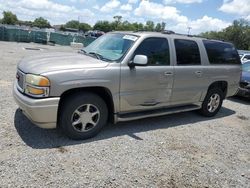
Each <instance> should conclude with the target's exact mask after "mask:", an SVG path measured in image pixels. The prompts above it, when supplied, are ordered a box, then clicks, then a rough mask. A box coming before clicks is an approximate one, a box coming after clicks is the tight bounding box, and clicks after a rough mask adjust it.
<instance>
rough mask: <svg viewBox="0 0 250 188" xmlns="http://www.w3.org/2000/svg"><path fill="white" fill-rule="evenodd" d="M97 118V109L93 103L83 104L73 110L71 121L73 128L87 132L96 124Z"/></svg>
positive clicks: (98, 114)
mask: <svg viewBox="0 0 250 188" xmlns="http://www.w3.org/2000/svg"><path fill="white" fill-rule="evenodd" d="M99 119H100V111H99V109H98V108H97V107H96V106H95V105H93V104H84V105H82V106H79V107H78V108H77V109H76V110H75V111H74V112H73V114H72V116H71V123H72V126H73V127H74V129H75V130H77V131H80V132H87V131H89V130H91V129H93V128H94V127H95V126H96V125H97V123H98V122H99Z"/></svg>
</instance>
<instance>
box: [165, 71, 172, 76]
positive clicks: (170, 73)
mask: <svg viewBox="0 0 250 188" xmlns="http://www.w3.org/2000/svg"><path fill="white" fill-rule="evenodd" d="M164 75H165V76H172V75H173V73H172V72H164Z"/></svg>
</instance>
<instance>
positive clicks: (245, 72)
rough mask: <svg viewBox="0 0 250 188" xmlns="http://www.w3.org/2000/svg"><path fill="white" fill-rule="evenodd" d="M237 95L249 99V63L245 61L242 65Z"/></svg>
mask: <svg viewBox="0 0 250 188" xmlns="http://www.w3.org/2000/svg"><path fill="white" fill-rule="evenodd" d="M237 95H239V96H243V97H250V61H247V62H245V63H244V64H243V65H242V75H241V80H240V87H239V91H238V93H237Z"/></svg>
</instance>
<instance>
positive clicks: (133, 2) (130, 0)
mask: <svg viewBox="0 0 250 188" xmlns="http://www.w3.org/2000/svg"><path fill="white" fill-rule="evenodd" d="M137 2H138V0H128V3H129V4H136V3H137Z"/></svg>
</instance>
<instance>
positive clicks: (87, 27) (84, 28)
mask: <svg viewBox="0 0 250 188" xmlns="http://www.w3.org/2000/svg"><path fill="white" fill-rule="evenodd" d="M91 29H92V27H91V26H90V25H89V24H87V23H79V30H80V31H84V32H86V31H89V30H91Z"/></svg>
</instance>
